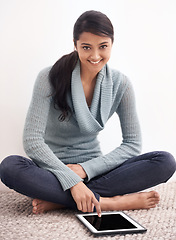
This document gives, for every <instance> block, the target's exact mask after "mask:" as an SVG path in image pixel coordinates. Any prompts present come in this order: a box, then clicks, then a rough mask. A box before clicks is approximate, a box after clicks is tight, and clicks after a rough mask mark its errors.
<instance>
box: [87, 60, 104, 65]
mask: <svg viewBox="0 0 176 240" xmlns="http://www.w3.org/2000/svg"><path fill="white" fill-rule="evenodd" d="M101 60H102V59H100V60H99V61H97V62H94V61H91V60H88V61H89V62H90V63H92V64H98V63H99V62H101Z"/></svg>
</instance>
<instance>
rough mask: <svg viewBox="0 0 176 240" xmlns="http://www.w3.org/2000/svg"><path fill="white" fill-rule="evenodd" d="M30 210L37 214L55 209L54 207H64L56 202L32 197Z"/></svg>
mask: <svg viewBox="0 0 176 240" xmlns="http://www.w3.org/2000/svg"><path fill="white" fill-rule="evenodd" d="M32 206H33V209H32V212H33V213H35V214H39V213H45V212H48V211H51V210H56V209H61V208H64V206H63V205H60V204H57V203H52V202H47V201H44V200H40V199H34V200H33V201H32Z"/></svg>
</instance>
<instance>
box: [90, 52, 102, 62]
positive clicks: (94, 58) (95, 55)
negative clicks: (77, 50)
mask: <svg viewBox="0 0 176 240" xmlns="http://www.w3.org/2000/svg"><path fill="white" fill-rule="evenodd" d="M99 59H100V54H99V51H98V50H94V51H92V53H91V60H92V61H98V60H99Z"/></svg>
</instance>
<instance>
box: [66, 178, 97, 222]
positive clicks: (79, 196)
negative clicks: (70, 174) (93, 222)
mask: <svg viewBox="0 0 176 240" xmlns="http://www.w3.org/2000/svg"><path fill="white" fill-rule="evenodd" d="M70 191H71V194H72V197H73V199H74V201H75V202H76V204H77V208H78V210H80V211H82V212H93V209H94V206H95V208H96V211H97V214H98V216H99V217H101V207H100V203H99V202H98V200H97V199H96V198H95V196H94V194H93V192H92V191H91V190H90V189H89V188H88V187H87V186H86V185H85V184H84V183H83V182H79V183H78V184H76V185H75V186H73V187H71V189H70Z"/></svg>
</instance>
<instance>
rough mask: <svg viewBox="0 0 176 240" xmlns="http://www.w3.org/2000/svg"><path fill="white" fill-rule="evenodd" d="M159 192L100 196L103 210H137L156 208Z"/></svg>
mask: <svg viewBox="0 0 176 240" xmlns="http://www.w3.org/2000/svg"><path fill="white" fill-rule="evenodd" d="M159 200H160V197H159V194H158V193H157V192H155V191H150V192H140V193H132V194H126V195H123V196H115V197H111V198H103V197H101V198H100V205H101V209H102V211H114V210H117V211H118V210H135V209H149V208H154V207H156V205H157V204H158V203H159Z"/></svg>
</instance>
